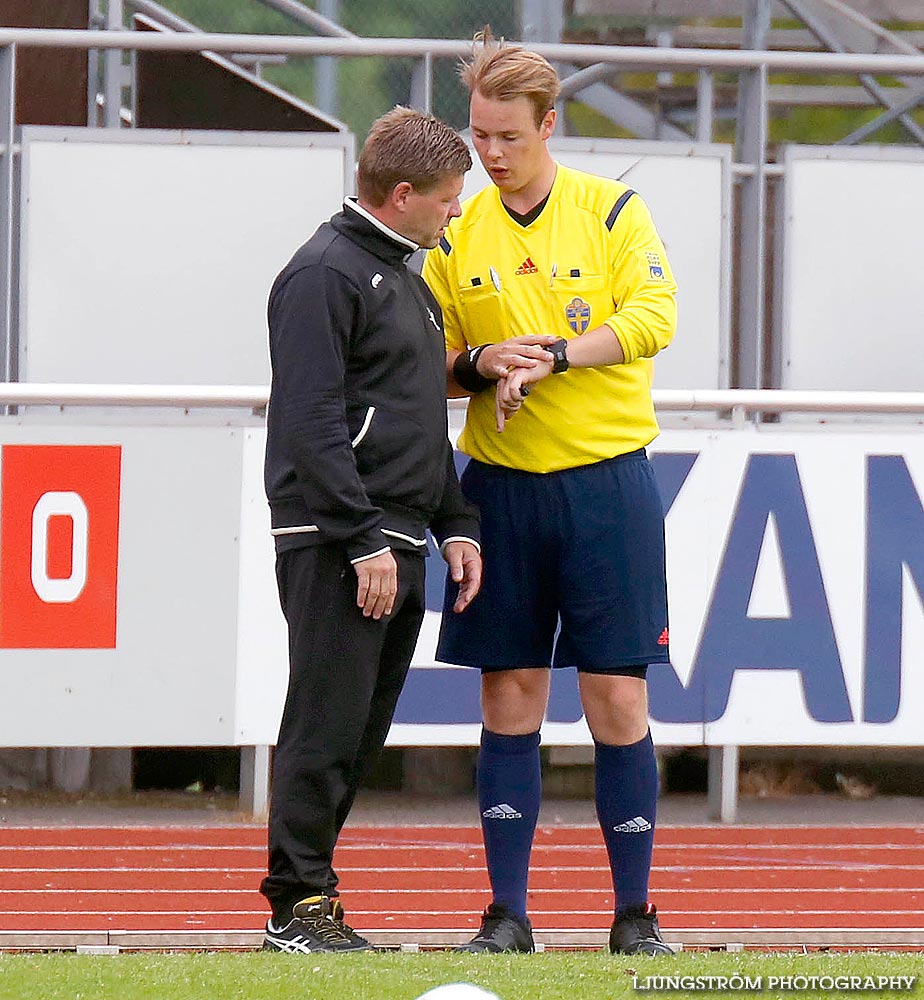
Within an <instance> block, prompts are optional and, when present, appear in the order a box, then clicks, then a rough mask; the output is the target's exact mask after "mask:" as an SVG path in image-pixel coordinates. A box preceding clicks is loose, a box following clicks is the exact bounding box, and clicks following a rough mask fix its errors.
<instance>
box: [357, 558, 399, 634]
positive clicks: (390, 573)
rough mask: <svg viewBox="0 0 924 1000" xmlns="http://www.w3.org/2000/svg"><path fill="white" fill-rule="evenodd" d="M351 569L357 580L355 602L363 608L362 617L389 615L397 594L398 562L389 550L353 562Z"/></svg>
mask: <svg viewBox="0 0 924 1000" xmlns="http://www.w3.org/2000/svg"><path fill="white" fill-rule="evenodd" d="M353 569H355V570H356V578H357V580H358V581H359V586H358V587H357V589H356V604H357V606H358V607H360V608H362V609H363V617H365V618H374V619H375V620H376V621H378V620H379V619H380V618H381V617H382V615H390V614H391V610H392V608H393V607H394V606H395V597H396V596H397V594H398V564H397V563H396V562H395V557H394V556H393V555H392V554H391V551H390V550H389V551H388V552H383V553H382V554H381V555H379V556H373V557H372V558H371V559H362V560H360V561H359V562H358V563H353Z"/></svg>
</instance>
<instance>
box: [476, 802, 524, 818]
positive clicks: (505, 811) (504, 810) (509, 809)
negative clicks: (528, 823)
mask: <svg viewBox="0 0 924 1000" xmlns="http://www.w3.org/2000/svg"><path fill="white" fill-rule="evenodd" d="M481 815H482V816H484V818H485V819H522V818H523V813H521V812H517V811H516V809H514V808H513V806H510V805H507V803H506V802H501V804H500V805H497V806H491V808H490V809H485V811H484V812H483V813H482V814H481Z"/></svg>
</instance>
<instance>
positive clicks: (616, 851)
mask: <svg viewBox="0 0 924 1000" xmlns="http://www.w3.org/2000/svg"><path fill="white" fill-rule="evenodd" d="M595 757H596V799H597V819H598V820H599V821H600V828H601V830H602V831H603V839H604V840H605V841H606V850H607V853H608V854H609V858H610V868H611V869H612V872H613V889H614V891H615V893H616V908H617V912H618V911H620V910H626V909H628V908H630V907H635V906H644V905H645V903H646V902H647V901H648V875H649V871H650V868H651V851H652V846H653V844H654V827H655V812H656V809H657V802H658V767H657V761H656V759H655V752H654V744H653V743H652V742H651V733H648V734H647V735H646V736H645V738H644V739H642V740H639V742H638V743H632V744H630V745H629V746H622V747H617V746H610V745H608V744H605V743H596V744H595Z"/></svg>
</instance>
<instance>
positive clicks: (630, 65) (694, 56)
mask: <svg viewBox="0 0 924 1000" xmlns="http://www.w3.org/2000/svg"><path fill="white" fill-rule="evenodd" d="M7 45H20V46H23V47H24V48H60V49H126V50H134V51H138V52H140V51H145V52H204V51H208V52H224V53H236V52H239V53H246V54H251V55H257V54H270V55H280V54H281V55H297V56H340V57H362V56H387V57H396V56H408V57H411V58H423V57H424V56H427V55H429V56H431V57H433V58H446V57H449V58H451V57H455V56H458V57H463V56H468V55H470V54H471V50H472V43H471V42H470V41H467V40H456V39H445V38H331V37H305V36H293V35H237V34H225V33H220V34H216V33H210V32H201V33H195V34H192V33H190V34H179V33H176V34H149V33H147V32H135V31H72V30H62V29H55V28H0V47H3V46H7ZM530 48H531V49H532V50H533V51H535V52H538V53H539V54H540V55H543V56H545V58H546V59H548V60H550V61H554V62H569V63H575V64H576V65H580V66H588V65H593V64H596V63H607V64H610V65H612V66H614V67H619V68H621V69H651V70H658V69H661V70H678V69H688V70H695V69H711V70H717V71H741V70H755V69H766V70H767V71H769V72H780V73H786V72H789V73H810V74H814V73H819V74H839V73H843V74H848V75H858V74H861V73H872V74H877V75H885V76H893V75H908V76H924V54H922V55H919V56H914V55H902V54H893V53H866V52H770V51H762V50H732V51H729V50H716V49H665V48H646V47H643V46H619V47H617V46H611V45H575V44H566V43H562V44H552V43H547V44H540V43H537V44H535V45H531V46H530Z"/></svg>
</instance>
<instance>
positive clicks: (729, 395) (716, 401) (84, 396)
mask: <svg viewBox="0 0 924 1000" xmlns="http://www.w3.org/2000/svg"><path fill="white" fill-rule="evenodd" d="M652 396H653V398H654V402H655V408H656V409H657V410H659V411H662V412H685V413H692V412H704V411H705V412H713V413H723V412H729V411H731V412H736V411H737V412H741V413H827V414H831V413H868V414H874V413H875V414H883V413H892V414H902V413H907V414H919V415H924V392H847V391H843V392H842V391H833V390H824V391H812V390H790V389H655V390H654V391H653V393H652ZM268 398H269V388H268V387H267V386H259V385H122V384H112V385H102V384H100V385H93V384H79V385H78V384H61V383H39V382H6V383H0V406H58V407H61V406H84V407H86V406H90V407H100V406H107V407H108V406H124V407H127V408H131V407H142V406H144V407H170V408H173V409H187V410H195V409H203V410H207V409H237V408H239V409H246V410H261V409H263V408H264V407H265V406H266V404H267V400H268ZM467 402H468V401H467V400H466V399H455V400H449V403H448V405H449V407H450V408H451V409H463V408H464V407H465V406H466V405H467Z"/></svg>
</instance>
